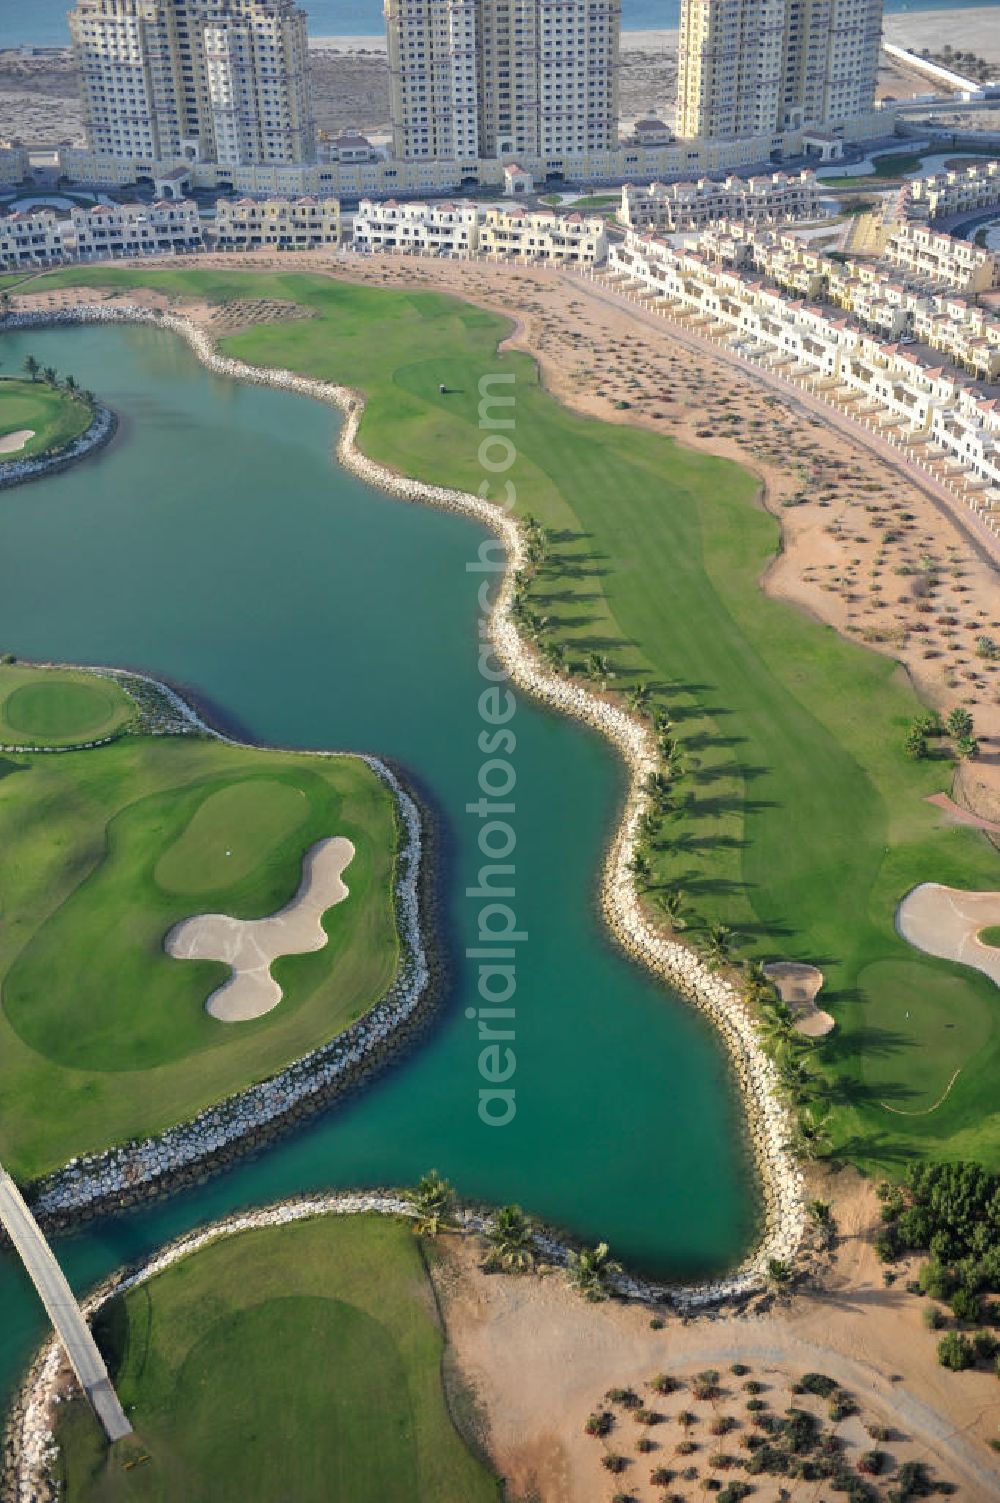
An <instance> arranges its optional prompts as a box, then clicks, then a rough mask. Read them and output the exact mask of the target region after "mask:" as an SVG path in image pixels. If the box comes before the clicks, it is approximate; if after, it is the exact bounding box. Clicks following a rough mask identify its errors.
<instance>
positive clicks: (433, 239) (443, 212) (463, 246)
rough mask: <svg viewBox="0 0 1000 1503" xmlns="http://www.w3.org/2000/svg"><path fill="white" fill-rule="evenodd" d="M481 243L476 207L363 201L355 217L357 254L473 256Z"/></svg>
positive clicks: (469, 204) (393, 201)
mask: <svg viewBox="0 0 1000 1503" xmlns="http://www.w3.org/2000/svg"><path fill="white" fill-rule="evenodd" d="M478 241H479V213H478V211H477V209H476V206H475V204H473V203H397V202H396V200H395V199H393V198H390V199H388V200H386V201H385V202H380V201H378V200H375V199H370V198H363V199H362V200H361V202H360V204H359V205H358V212H357V213H356V214H355V216H354V230H353V235H352V245H353V248H354V249H355V250H357V251H363V252H370V251H387V252H389V253H391V254H394V255H422V256H433V255H440V256H470V255H474V254H475V252H476V250H477V248H478Z"/></svg>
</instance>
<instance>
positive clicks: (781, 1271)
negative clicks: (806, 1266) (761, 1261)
mask: <svg viewBox="0 0 1000 1503" xmlns="http://www.w3.org/2000/svg"><path fill="white" fill-rule="evenodd" d="M791 1277H792V1267H791V1264H790V1263H786V1262H785V1261H784V1260H783V1259H782V1258H768V1260H767V1284H768V1288H769V1289H783V1288H784V1287H785V1285H786V1284H788V1283H789V1282H790V1280H791Z"/></svg>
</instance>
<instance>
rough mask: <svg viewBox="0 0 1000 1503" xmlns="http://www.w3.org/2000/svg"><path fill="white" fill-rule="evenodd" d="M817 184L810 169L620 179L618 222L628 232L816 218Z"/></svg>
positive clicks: (788, 221) (818, 193)
mask: <svg viewBox="0 0 1000 1503" xmlns="http://www.w3.org/2000/svg"><path fill="white" fill-rule="evenodd" d="M820 212H821V210H820V187H819V183H818V181H817V178H816V174H815V173H814V172H810V171H808V170H804V171H802V172H796V173H786V172H775V173H772V174H770V175H769V176H761V177H748V178H741V177H733V176H731V175H730V176H729V177H727V178H726V179H725V180H724V181H723V182H715V181H713V180H712V179H711V178H706V177H700V178H698V180H697V181H696V182H680V183H650V185H649V187H648V188H644V187H639V186H637V185H633V184H631V183H626V184H625V186H624V187H623V188H622V201H621V208H620V209H619V211H618V221H619V223H620V224H623V225H625V226H626V227H627V228H628V229H632V230H662V231H667V232H670V233H674V232H678V231H685V230H700V229H703V228H704V227H705V226H706V225H708V224H712V223H715V222H716V221H718V220H724V219H739V220H742V221H743V222H744V223H747V224H789V223H791V222H793V221H795V220H803V219H817V218H818V217H819V216H820Z"/></svg>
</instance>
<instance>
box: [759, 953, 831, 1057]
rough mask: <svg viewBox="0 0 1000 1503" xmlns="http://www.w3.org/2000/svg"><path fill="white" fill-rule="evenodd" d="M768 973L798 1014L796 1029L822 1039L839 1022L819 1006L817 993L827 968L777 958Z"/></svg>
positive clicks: (781, 996) (782, 998)
mask: <svg viewBox="0 0 1000 1503" xmlns="http://www.w3.org/2000/svg"><path fill="white" fill-rule="evenodd" d="M764 975H765V976H766V977H767V979H768V980H769V981H773V982H774V984H775V986H776V987H777V988H778V996H779V997H780V998H781V1000H782V1002H784V1004H785V1006H786V1007H787V1008H788V1009H789V1010H790V1011H791V1012H792V1013H793V1014H794V1017H795V1028H796V1032H798V1033H804V1034H805V1035H806V1037H807V1038H810V1039H819V1038H822V1037H823V1035H824V1034H825V1033H829V1032H830V1029H831V1028H833V1027H834V1026H835V1019H834V1018H832V1017H831V1016H830V1014H829V1013H828V1012H824V1011H823V1009H822V1008H821V1007H817V1006H816V993H817V992H818V991H819V989H820V987H821V986H822V985H823V972H822V971H818V970H817V969H816V967H815V966H814V965H802V964H801V963H800V962H799V961H797V960H775V961H772V962H771V964H770V965H766V966H765V967H764Z"/></svg>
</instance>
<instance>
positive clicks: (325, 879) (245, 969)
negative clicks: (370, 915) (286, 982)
mask: <svg viewBox="0 0 1000 1503" xmlns="http://www.w3.org/2000/svg"><path fill="white" fill-rule="evenodd" d="M353 859H354V846H353V844H352V843H351V841H349V840H346V839H345V838H344V837H343V836H335V837H333V838H331V839H329V840H318V841H317V842H316V844H315V845H313V846H311V847H310V848H309V850H308V851H307V852H306V854H305V857H304V858H303V862H302V881H301V883H300V884H299V890H298V892H297V893H296V894H295V896H294V898H293V899H292V901H291V902H290V903H287V904H286V905H285V907H284V908H279V910H278V912H277V913H272V914H271V916H270V917H269V918H262V919H236V918H230V916H229V915H228V914H225V913H200V914H197V915H196V916H195V917H194V918H187V919H182V920H181V922H180V923H179V924H175V925H174V927H173V928H172V929H171V930H170V931H169V932H168V934H167V936H166V938H165V939H164V941H163V947H164V949H165V950H166V952H167V954H168V955H172V956H173V957H174V959H175V960H221V961H224V962H225V964H226V965H228V966H231V967H232V971H233V974H232V975H231V976H230V978H229V980H228V981H225V982H223V984H222V986H220V987H217V988H216V990H215V991H214V992H213V993H212V995H211V996H210V997H209V998H208V1001H207V1002H206V1003H205V1011H206V1012H208V1013H210V1014H211V1016H212V1017H213V1018H218V1019H219V1021H220V1022H222V1023H242V1022H245V1021H246V1020H247V1019H248V1018H261V1017H263V1016H264V1014H265V1013H267V1012H270V1011H271V1009H272V1008H273V1007H277V1005H278V1003H279V1002H280V1001H281V987H280V986H279V985H278V983H277V982H276V981H275V979H274V977H273V976H272V975H271V965H272V963H273V962H274V961H275V960H277V959H278V957H279V956H280V955H304V954H305V953H306V951H309V950H322V948H323V946H324V945H325V944H326V939H327V936H326V930H325V929H324V928H323V923H322V919H323V915H324V913H325V912H326V911H327V909H328V908H333V907H334V906H335V905H336V904H337V903H342V902H343V901H344V899H345V898H346V897H347V896H348V892H349V889H348V888H347V886H346V885H345V883H344V881H343V876H342V874H343V872H344V870H345V869H346V867H348V866H349V865H350V863H351V861H352V860H353Z"/></svg>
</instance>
